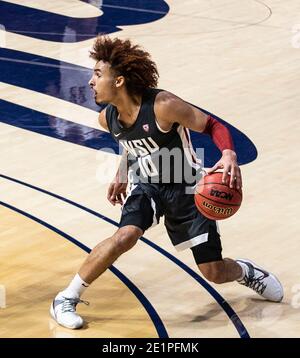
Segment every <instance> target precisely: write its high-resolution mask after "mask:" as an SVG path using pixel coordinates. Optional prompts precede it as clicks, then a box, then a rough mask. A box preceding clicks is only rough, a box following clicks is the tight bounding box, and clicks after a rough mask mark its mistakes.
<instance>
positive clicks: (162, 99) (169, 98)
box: [155, 90, 180, 106]
mask: <svg viewBox="0 0 300 358" xmlns="http://www.w3.org/2000/svg"><path fill="white" fill-rule="evenodd" d="M179 100H180V98H179V97H178V96H176V95H175V94H174V93H172V92H169V91H166V90H161V91H160V92H159V93H158V94H157V96H156V98H155V104H158V105H163V106H166V105H170V104H172V103H174V102H176V101H179Z"/></svg>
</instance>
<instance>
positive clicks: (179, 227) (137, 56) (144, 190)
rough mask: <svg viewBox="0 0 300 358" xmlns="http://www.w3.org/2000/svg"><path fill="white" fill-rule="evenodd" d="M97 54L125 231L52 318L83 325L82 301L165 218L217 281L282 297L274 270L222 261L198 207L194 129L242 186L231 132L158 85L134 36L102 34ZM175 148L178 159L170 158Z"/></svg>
mask: <svg viewBox="0 0 300 358" xmlns="http://www.w3.org/2000/svg"><path fill="white" fill-rule="evenodd" d="M91 57H92V58H93V59H94V60H95V61H96V65H95V67H94V74H93V76H92V78H91V80H90V82H89V84H90V86H91V88H92V90H93V92H94V96H95V101H96V103H97V104H103V103H107V104H108V105H107V107H106V108H105V109H104V110H102V111H101V112H100V115H99V122H100V124H101V126H102V127H104V128H106V129H108V130H109V131H110V133H111V135H112V136H113V138H114V139H115V140H116V141H118V142H119V143H120V144H121V145H122V146H123V147H124V151H123V156H122V160H121V164H120V167H119V170H118V172H117V174H116V177H115V180H114V181H113V182H112V183H111V184H110V186H109V188H108V195H107V199H108V200H109V201H110V202H111V204H113V205H116V204H121V205H122V215H121V220H120V225H119V229H118V230H117V231H116V232H115V233H114V234H113V235H112V236H111V237H109V238H107V239H105V240H103V241H101V242H100V243H99V244H98V245H96V246H95V247H94V249H93V250H92V251H91V253H90V254H89V256H88V257H87V259H86V260H85V262H84V263H83V265H82V266H81V268H80V269H79V272H78V273H77V274H76V275H75V277H74V278H73V280H72V281H71V283H70V284H69V286H68V287H67V288H66V289H64V290H63V291H61V292H59V293H58V294H57V296H56V297H55V299H54V301H53V303H52V305H51V309H50V312H51V315H52V317H53V318H54V319H55V320H56V321H57V322H58V323H59V324H61V325H62V326H65V327H68V328H72V329H75V328H80V327H82V325H83V319H82V318H81V317H80V316H79V315H78V314H77V313H76V305H77V304H78V303H80V302H83V301H82V300H81V299H80V297H81V295H82V294H83V292H84V291H85V290H86V288H87V287H88V286H89V285H90V284H91V283H92V282H93V281H94V280H95V279H96V278H98V277H99V276H100V275H101V274H102V273H103V272H104V271H105V270H106V269H107V268H108V267H109V266H111V265H112V264H113V263H114V261H115V260H116V259H117V258H118V257H119V256H120V255H122V254H123V253H125V252H126V251H128V250H130V249H132V248H133V247H134V245H135V244H136V242H137V240H138V239H139V238H140V237H141V236H142V235H143V234H144V232H145V231H146V230H147V229H148V228H150V227H151V226H153V225H155V224H156V223H158V221H159V219H160V217H161V216H163V215H164V217H165V226H166V229H167V232H168V235H169V237H170V239H171V241H172V243H173V245H174V246H175V247H176V248H177V249H178V250H183V249H187V248H190V249H191V251H192V253H193V256H194V258H195V261H196V264H197V265H198V267H199V270H200V271H201V273H202V274H203V276H204V277H205V278H206V279H207V280H209V281H211V282H214V283H217V284H222V283H225V282H231V281H237V282H238V283H240V284H242V285H245V286H247V287H249V288H251V289H253V290H254V291H255V292H257V293H258V294H260V295H261V296H262V297H264V298H266V299H267V300H270V301H273V302H280V301H281V300H282V298H283V288H282V286H281V284H280V282H279V281H278V279H277V278H276V277H275V276H274V275H273V274H271V273H270V272H267V271H266V270H263V269H261V268H260V267H259V266H257V265H256V264H254V263H253V262H251V261H249V260H246V259H243V260H241V259H240V260H233V259H230V258H222V254H221V251H222V247H221V242H220V234H219V232H218V227H217V225H216V222H215V221H213V220H209V219H207V218H206V217H204V216H202V215H201V214H200V212H199V211H198V210H197V209H196V207H195V204H194V197H193V194H192V193H193V188H194V186H195V183H196V181H197V180H198V178H199V176H197V173H199V172H201V167H200V165H199V161H197V159H196V158H195V156H194V152H193V150H192V147H191V142H190V137H189V129H191V130H193V131H197V132H200V133H206V134H208V135H210V136H211V138H212V140H213V141H214V143H215V144H216V145H217V147H218V148H219V149H220V151H221V153H222V157H221V159H220V160H219V161H218V162H217V163H216V164H215V166H214V167H213V168H211V169H210V170H208V172H209V173H211V172H213V171H215V170H217V169H222V170H223V181H224V182H225V183H227V184H229V185H230V186H231V187H236V188H241V186H242V178H241V172H240V169H239V167H238V165H237V156H236V153H235V151H234V147H233V143H232V138H231V135H230V133H229V131H228V129H227V128H226V127H225V126H223V125H222V124H221V123H220V122H218V121H217V120H215V119H214V118H213V117H212V116H209V115H206V114H204V113H203V112H202V111H200V110H199V109H197V108H195V107H193V106H192V105H190V104H188V103H186V102H185V101H183V100H182V99H180V98H179V97H177V96H175V95H174V94H172V93H170V92H167V91H164V90H158V89H156V86H157V80H158V72H157V68H156V65H155V63H154V62H153V61H152V60H151V58H150V55H149V53H147V52H145V51H143V50H142V49H141V48H140V47H139V46H137V45H133V44H132V43H131V42H130V41H129V40H121V39H111V38H109V37H108V36H100V37H98V38H97V40H96V41H95V44H94V47H93V50H92V52H91ZM172 151H173V152H172ZM162 152H164V155H162ZM170 152H172V157H173V158H174V160H170V156H169V157H168V154H170ZM174 153H175V154H174ZM173 154H174V155H173ZM166 157H168V160H165V158H166ZM124 172H125V175H124ZM229 174H230V176H229ZM127 177H128V179H129V184H130V185H129V191H128V192H127V196H126V188H127ZM229 178H230V182H228V181H229ZM125 197H126V198H125Z"/></svg>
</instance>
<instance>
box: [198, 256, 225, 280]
mask: <svg viewBox="0 0 300 358" xmlns="http://www.w3.org/2000/svg"><path fill="white" fill-rule="evenodd" d="M198 267H199V270H200V271H201V273H202V274H203V276H204V277H205V278H206V279H207V280H208V281H210V282H214V283H217V284H220V283H224V282H225V281H226V280H225V272H224V264H223V261H214V262H208V263H204V264H199V265H198Z"/></svg>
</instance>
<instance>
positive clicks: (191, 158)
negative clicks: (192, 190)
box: [106, 88, 200, 183]
mask: <svg viewBox="0 0 300 358" xmlns="http://www.w3.org/2000/svg"><path fill="white" fill-rule="evenodd" d="M160 91H162V90H159V89H152V88H151V89H150V88H149V89H147V90H146V91H145V92H144V93H143V96H142V103H141V107H140V110H139V113H138V116H137V119H136V121H135V122H134V124H133V125H132V126H131V127H129V128H126V127H124V126H122V124H121V123H120V121H119V120H118V115H119V113H118V110H117V108H116V107H115V106H113V105H111V104H109V105H108V106H107V107H106V121H107V125H108V128H109V131H110V133H111V135H112V136H113V138H114V139H115V140H116V141H117V142H119V143H120V144H121V145H122V146H123V147H124V148H125V149H126V150H127V151H128V168H129V170H128V176H129V179H130V181H131V182H149V183H194V182H195V176H196V175H197V172H198V171H199V169H200V161H199V160H198V159H197V158H196V154H195V152H194V150H193V147H192V144H191V139H190V134H189V130H188V129H187V128H185V127H183V126H182V125H180V124H179V123H174V124H173V126H172V128H171V129H170V130H169V131H167V132H166V131H164V130H162V129H161V128H160V127H159V124H158V122H157V120H156V118H155V113H154V101H155V97H156V95H157V94H158V93H159V92H160Z"/></svg>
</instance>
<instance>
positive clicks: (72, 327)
mask: <svg viewBox="0 0 300 358" xmlns="http://www.w3.org/2000/svg"><path fill="white" fill-rule="evenodd" d="M50 315H51V317H52V318H53V319H54V321H55V322H56V323H58V324H59V325H60V326H62V327H66V328H69V329H79V328H81V327H82V326H83V324H82V326H80V327H74V326H68V325H66V324H62V323H60V322H59V321H58V320H57V318H56V315H55V313H54V309H53V304H52V303H51V306H50Z"/></svg>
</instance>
